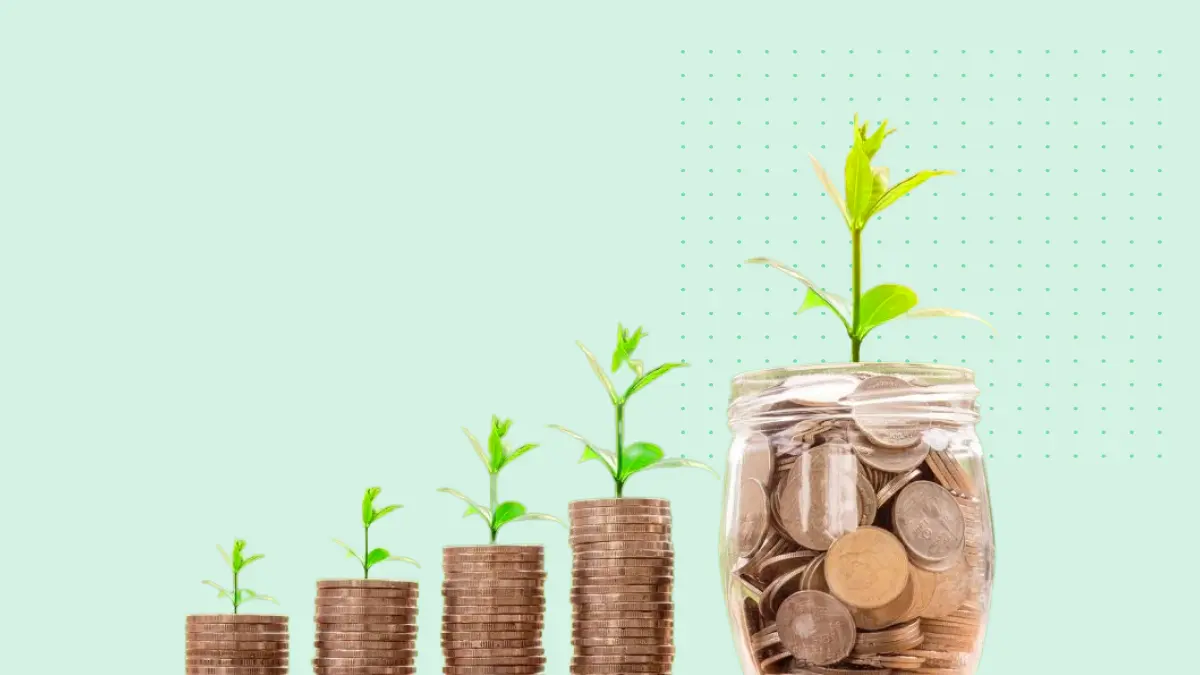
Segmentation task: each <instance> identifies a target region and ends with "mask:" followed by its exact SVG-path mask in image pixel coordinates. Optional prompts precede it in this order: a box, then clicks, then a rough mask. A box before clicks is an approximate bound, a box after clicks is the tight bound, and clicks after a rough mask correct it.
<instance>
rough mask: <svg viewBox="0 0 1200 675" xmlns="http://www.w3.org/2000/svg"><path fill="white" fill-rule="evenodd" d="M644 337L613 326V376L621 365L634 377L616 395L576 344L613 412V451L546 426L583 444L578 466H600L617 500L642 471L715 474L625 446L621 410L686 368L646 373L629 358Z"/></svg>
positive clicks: (640, 446) (640, 445)
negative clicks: (688, 470) (609, 478)
mask: <svg viewBox="0 0 1200 675" xmlns="http://www.w3.org/2000/svg"><path fill="white" fill-rule="evenodd" d="M647 335H648V333H646V332H644V331H643V330H642V328H641V327H640V326H639V327H638V328H637V330H635V331H634V332H632V333H630V332H629V330H628V329H627V328H625V327H624V326H623V325H621V324H617V344H616V347H615V348H614V349H613V355H612V372H613V373H616V372H617V371H619V370H620V368H621V365H622V364H625V365H628V366H629V369H630V370H631V371H633V376H634V379H633V381H632V382H631V383H630V385H629V386H628V387H627V388H626V389H625V393H624V394H618V393H617V387H616V386H615V385H614V384H613V381H612V380H611V379H610V378H609V377H608V374H607V373H605V372H604V369H603V368H601V366H600V362H599V361H597V360H596V357H595V356H594V355H593V354H592V352H591V351H589V350H588V348H587V347H585V346H584V345H583V343H582V342H576V344H577V345H578V346H579V349H580V350H581V351H582V352H583V354H584V356H585V357H586V358H587V360H588V364H589V365H590V366H591V368H592V372H594V373H595V374H596V377H597V378H598V379H599V380H600V383H601V384H602V385H603V386H604V389H605V391H606V392H607V393H608V397H609V401H610V402H611V403H612V405H613V407H614V408H615V409H616V419H617V438H616V442H617V449H616V450H615V451H613V450H607V449H604V448H601V447H600V446H598V445H596V444H595V443H592V442H591V441H589V440H587V439H586V438H584V437H583V436H581V435H580V434H578V433H576V432H574V431H571V430H570V429H568V428H566V427H563V426H559V425H557V424H552V425H550V428H551V429H556V430H558V431H560V432H562V433H564V434H566V435H568V436H570V437H571V438H574V439H575V440H577V441H579V442H580V443H582V444H583V454H582V455H581V456H580V458H579V462H580V463H581V464H582V463H583V462H589V461H597V462H600V463H601V464H603V465H604V467H605V468H606V469H607V470H608V473H609V475H610V476H612V479H613V483H614V486H615V488H616V495H617V496H618V497H620V496H622V494H623V491H624V487H625V482H626V481H627V480H629V479H630V478H631V477H632V476H633V475H634V474H637V473H639V472H641V471H645V470H646V469H666V468H680V467H686V468H700V469H706V470H708V471H710V472H712V473H713V474H714V475H716V472H715V471H713V470H712V468H711V467H709V466H708V465H707V464H704V463H702V462H696V461H692V460H684V459H682V458H678V459H667V458H664V457H663V450H662V448H660V447H659V446H657V445H655V444H653V443H647V442H637V443H631V444H629V445H625V424H624V416H625V407H626V405H627V404H628V403H629V400H630V398H632V397H633V395H634V394H636V393H638V392H639V391H641V390H643V389H645V388H646V387H648V386H650V385H651V384H652V383H654V382H655V381H657V380H658V379H659V378H661V377H663V376H664V375H666V374H667V373H669V372H671V371H672V370H675V369H676V368H683V367H686V366H687V364H686V363H664V364H662V365H660V366H657V367H655V368H652V369H650V370H649V371H647V370H646V369H645V365H644V364H643V362H642V361H640V360H638V359H635V358H633V355H634V351H635V350H636V349H637V347H638V345H639V344H640V343H641V341H642V339H644V338H645V337H646V336H647Z"/></svg>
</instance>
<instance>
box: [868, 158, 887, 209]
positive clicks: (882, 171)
mask: <svg viewBox="0 0 1200 675" xmlns="http://www.w3.org/2000/svg"><path fill="white" fill-rule="evenodd" d="M871 174H872V180H873V181H874V183H873V184H872V187H871V203H872V204H874V203H875V202H877V201H879V198H880V197H882V196H883V193H885V192H887V189H888V180H890V178H891V172H890V171H889V170H888V168H887V167H886V166H877V167H874V168H872V169H871Z"/></svg>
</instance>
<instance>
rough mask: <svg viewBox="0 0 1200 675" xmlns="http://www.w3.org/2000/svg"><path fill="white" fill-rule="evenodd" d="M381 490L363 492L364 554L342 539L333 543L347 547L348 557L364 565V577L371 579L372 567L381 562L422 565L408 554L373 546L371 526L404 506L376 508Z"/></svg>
mask: <svg viewBox="0 0 1200 675" xmlns="http://www.w3.org/2000/svg"><path fill="white" fill-rule="evenodd" d="M380 492H382V488H378V487H371V488H367V490H366V492H364V493H363V499H362V524H363V552H364V554H363V555H359V554H358V552H357V551H355V550H354V548H353V547H351V546H350V545H349V544H347V543H346V542H344V541H342V540H341V539H334V540H333V543H335V544H337V545H338V546H341V547H342V548H344V549H346V557H347V558H354V559H355V560H357V561H358V563H359V564H360V565H362V568H363V578H364V579H369V578H370V577H371V568H372V567H374V566H376V565H378V564H379V563H381V562H388V561H390V562H403V563H408V564H409V565H413V566H415V567H420V566H421V565H420V564H419V563H418V562H417V561H416V560H413V559H412V558H409V557H408V556H403V555H392V554H391V553H389V552H388V550H387V549H386V548H371V535H370V533H371V526H372V525H374V524H375V523H376V522H378V521H379V520H380V519H381V518H383V517H384V516H386V515H387V514H389V513H391V512H393V511H395V510H397V509H401V508H404V507H403V505H401V504H390V505H388V506H385V507H383V508H380V509H377V508H375V498H376V497H378V496H379V493H380Z"/></svg>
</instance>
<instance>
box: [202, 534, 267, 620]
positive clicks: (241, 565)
mask: <svg viewBox="0 0 1200 675" xmlns="http://www.w3.org/2000/svg"><path fill="white" fill-rule="evenodd" d="M217 550H218V551H220V552H221V557H222V558H224V559H225V564H226V565H228V566H229V569H230V571H231V572H232V573H233V588H232V589H227V588H225V587H224V586H222V585H221V584H218V583H217V582H215V581H209V580H207V579H205V580H204V581H202V582H201V583H203V584H205V585H207V586H212V587H213V588H215V589H217V598H228V599H229V601H230V603H232V604H233V613H234V614H237V613H238V609H239V608H240V607H241V606H242V605H244V604H245V603H247V602H252V601H255V600H258V601H262V602H273V603H275V604H276V605H278V604H279V601H278V600H276V599H275V598H272V597H271V596H269V595H263V594H262V593H257V592H255V591H252V590H250V589H249V588H242V586H241V583H240V579H239V577H240V576H241V573H242V570H244V569H246V568H247V567H249V566H250V565H251V564H252V563H255V562H258V561H259V560H262V559H263V558H264V557H265V556H264V555H263V554H261V553H257V554H255V555H252V556H250V557H246V555H245V551H246V540H245V539H235V540H234V541H233V552H232V553H230V552H228V551H226V550H225V549H224V548H222V547H221V546H220V545H219V544H218V545H217Z"/></svg>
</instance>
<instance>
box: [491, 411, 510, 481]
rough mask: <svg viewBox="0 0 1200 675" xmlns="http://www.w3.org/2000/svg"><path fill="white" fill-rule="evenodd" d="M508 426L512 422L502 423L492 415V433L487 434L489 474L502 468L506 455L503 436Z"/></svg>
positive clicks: (505, 421)
mask: <svg viewBox="0 0 1200 675" xmlns="http://www.w3.org/2000/svg"><path fill="white" fill-rule="evenodd" d="M510 426H512V420H504V421H503V422H502V421H500V418H498V417H496V416H495V415H492V431H491V433H490V434H488V471H489V472H491V473H496V472H497V471H499V470H500V467H502V466H504V456H505V455H506V454H508V453H507V451H506V450H505V448H504V436H505V434H507V433H508V428H509V427H510Z"/></svg>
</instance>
